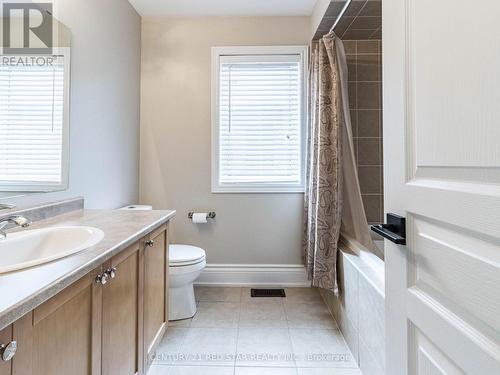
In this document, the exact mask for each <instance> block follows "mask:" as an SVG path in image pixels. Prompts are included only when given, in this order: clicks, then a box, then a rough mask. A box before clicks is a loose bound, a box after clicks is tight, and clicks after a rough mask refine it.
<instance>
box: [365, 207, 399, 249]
mask: <svg viewBox="0 0 500 375" xmlns="http://www.w3.org/2000/svg"><path fill="white" fill-rule="evenodd" d="M371 229H372V231H374V232H375V233H377V234H379V235H381V236H382V237H384V238H387V239H388V240H389V241H391V242H394V243H395V244H398V245H406V219H405V218H404V217H402V216H399V215H396V214H387V224H378V225H372V226H371Z"/></svg>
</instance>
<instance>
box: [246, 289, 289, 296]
mask: <svg viewBox="0 0 500 375" xmlns="http://www.w3.org/2000/svg"><path fill="white" fill-rule="evenodd" d="M250 295H251V296H252V297H286V294H285V289H252V290H251V291H250Z"/></svg>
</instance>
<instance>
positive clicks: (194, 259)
mask: <svg viewBox="0 0 500 375" xmlns="http://www.w3.org/2000/svg"><path fill="white" fill-rule="evenodd" d="M121 209H122V210H137V211H142V210H152V209H153V207H152V206H146V205H131V206H126V207H122V208H121ZM168 255H169V265H168V270H169V272H170V280H169V284H170V285H169V289H168V319H169V320H180V319H187V318H191V317H193V316H194V314H196V302H195V299H194V289H193V282H194V281H195V280H196V279H197V278H198V276H200V274H201V272H202V271H203V269H204V268H205V266H206V264H207V263H206V260H205V250H203V249H200V248H199V247H196V246H190V245H170V246H169V247H168Z"/></svg>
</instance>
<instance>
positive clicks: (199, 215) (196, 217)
mask: <svg viewBox="0 0 500 375" xmlns="http://www.w3.org/2000/svg"><path fill="white" fill-rule="evenodd" d="M206 222H207V213H206V212H195V213H194V214H193V223H195V224H203V223H206Z"/></svg>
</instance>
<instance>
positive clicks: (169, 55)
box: [140, 17, 310, 264]
mask: <svg viewBox="0 0 500 375" xmlns="http://www.w3.org/2000/svg"><path fill="white" fill-rule="evenodd" d="M309 40H310V18H309V17H258V18H237V17H233V18H216V17H214V18H144V19H143V29H142V78H141V79H142V81H141V84H142V93H141V172H140V197H141V203H149V204H152V205H153V206H154V207H156V208H170V209H176V210H177V211H178V212H177V217H176V218H175V220H174V221H173V225H172V237H171V238H172V240H173V241H174V242H178V243H188V244H194V245H199V246H201V247H203V248H204V249H205V250H206V251H207V258H208V262H209V263H224V264H302V259H301V238H302V207H303V195H302V194H212V193H211V192H210V178H211V177H210V171H211V165H210V156H211V150H210V147H211V135H210V134H211V122H210V116H211V112H210V93H211V84H210V75H211V60H210V53H211V47H212V46H227V45H286V44H288V45H307V44H309ZM190 210H196V211H208V210H214V211H216V212H217V219H216V220H215V221H214V222H213V223H211V224H206V225H202V226H196V225H194V224H192V223H191V222H190V221H189V220H188V219H187V213H188V211H190Z"/></svg>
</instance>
